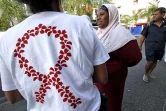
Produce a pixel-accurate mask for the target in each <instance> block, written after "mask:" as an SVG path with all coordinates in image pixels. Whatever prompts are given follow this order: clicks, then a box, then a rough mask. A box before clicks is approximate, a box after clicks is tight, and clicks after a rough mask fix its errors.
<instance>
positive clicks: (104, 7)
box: [99, 5, 108, 12]
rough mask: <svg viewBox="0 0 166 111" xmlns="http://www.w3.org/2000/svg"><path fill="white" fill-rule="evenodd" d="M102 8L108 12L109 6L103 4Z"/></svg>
mask: <svg viewBox="0 0 166 111" xmlns="http://www.w3.org/2000/svg"><path fill="white" fill-rule="evenodd" d="M100 9H103V10H104V11H106V12H108V8H107V7H106V6H105V5H102V6H101V7H100ZM100 9H99V10H100Z"/></svg>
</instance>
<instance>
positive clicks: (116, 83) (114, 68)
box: [95, 4, 142, 111]
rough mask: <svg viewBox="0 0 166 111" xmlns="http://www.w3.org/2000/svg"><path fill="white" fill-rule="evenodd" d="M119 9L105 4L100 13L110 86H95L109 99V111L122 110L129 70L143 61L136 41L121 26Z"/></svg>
mask: <svg viewBox="0 0 166 111" xmlns="http://www.w3.org/2000/svg"><path fill="white" fill-rule="evenodd" d="M119 21H120V20H119V13H118V9H117V8H116V7H115V6H114V5H113V4H104V5H102V6H101V8H100V9H99V10H98V12H97V24H98V27H99V29H98V31H97V35H98V37H99V39H100V40H101V42H102V43H103V45H104V47H105V48H106V50H107V52H108V54H109V55H110V59H109V60H108V61H107V63H106V66H107V71H108V82H107V84H103V85H102V84H95V85H96V86H97V87H98V88H99V90H100V91H101V92H103V93H105V95H106V96H108V106H109V111H121V106H122V99H123V92H124V87H125V81H126V77H127V73H128V67H132V66H134V65H136V64H138V63H139V62H140V60H141V59H142V54H141V52H140V50H139V47H138V43H137V40H136V38H135V37H134V36H133V35H132V34H131V33H130V32H129V31H128V30H127V29H126V28H125V27H124V26H122V25H121V24H120V23H119Z"/></svg>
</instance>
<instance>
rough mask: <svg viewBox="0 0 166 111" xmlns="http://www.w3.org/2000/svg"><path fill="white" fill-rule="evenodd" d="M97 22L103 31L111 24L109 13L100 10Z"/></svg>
mask: <svg viewBox="0 0 166 111" xmlns="http://www.w3.org/2000/svg"><path fill="white" fill-rule="evenodd" d="M96 22H97V25H98V26H99V28H101V29H104V28H106V27H107V26H108V24H109V13H108V12H106V11H105V10H103V9H100V10H98V12H97V21H96Z"/></svg>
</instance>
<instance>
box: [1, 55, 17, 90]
mask: <svg viewBox="0 0 166 111" xmlns="http://www.w3.org/2000/svg"><path fill="white" fill-rule="evenodd" d="M0 76H1V77H0V79H1V82H2V90H3V91H12V90H15V89H17V88H16V86H15V84H14V81H13V78H12V76H11V73H10V71H9V69H8V68H7V66H6V64H5V62H4V61H3V59H2V56H1V54H0Z"/></svg>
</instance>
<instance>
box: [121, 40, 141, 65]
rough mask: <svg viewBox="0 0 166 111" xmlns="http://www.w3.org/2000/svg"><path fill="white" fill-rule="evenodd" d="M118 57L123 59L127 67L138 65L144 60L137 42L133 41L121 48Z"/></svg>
mask: <svg viewBox="0 0 166 111" xmlns="http://www.w3.org/2000/svg"><path fill="white" fill-rule="evenodd" d="M118 55H119V57H120V58H122V59H123V61H124V62H125V64H126V66H127V67H132V66H134V65H136V64H138V63H139V62H140V61H141V59H142V53H141V51H140V49H139V47H138V43H137V40H132V41H130V42H129V43H127V44H126V45H125V46H123V47H122V48H120V49H119V50H118Z"/></svg>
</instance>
